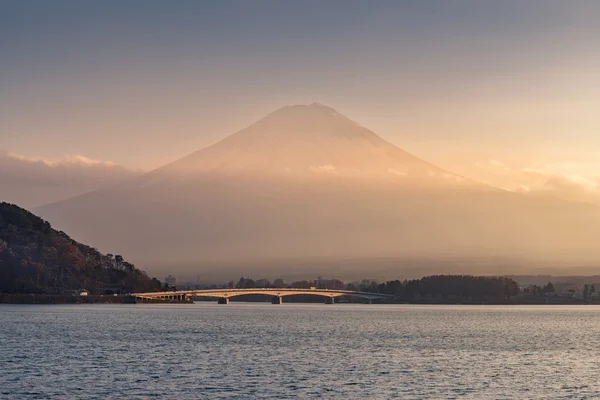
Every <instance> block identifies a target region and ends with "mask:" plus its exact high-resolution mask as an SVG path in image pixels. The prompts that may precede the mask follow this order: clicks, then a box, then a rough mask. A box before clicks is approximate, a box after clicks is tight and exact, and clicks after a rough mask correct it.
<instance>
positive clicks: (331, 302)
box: [325, 297, 335, 304]
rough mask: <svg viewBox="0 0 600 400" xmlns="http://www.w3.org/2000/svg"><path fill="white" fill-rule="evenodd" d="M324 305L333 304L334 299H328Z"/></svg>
mask: <svg viewBox="0 0 600 400" xmlns="http://www.w3.org/2000/svg"><path fill="white" fill-rule="evenodd" d="M325 304H335V298H334V297H329V298H328V299H327V301H326V302H325Z"/></svg>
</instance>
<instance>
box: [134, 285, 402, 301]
mask: <svg viewBox="0 0 600 400" xmlns="http://www.w3.org/2000/svg"><path fill="white" fill-rule="evenodd" d="M244 295H266V296H271V297H272V303H273V304H281V303H282V302H283V300H282V298H283V297H285V296H293V295H312V296H322V297H325V298H326V299H327V303H329V304H333V303H335V298H336V297H340V296H354V297H361V298H364V299H367V300H369V301H371V300H376V299H393V298H394V296H391V295H388V294H380V293H367V292H356V291H352V290H337V289H299V288H249V289H226V288H225V289H201V290H178V291H171V292H147V293H132V296H134V297H136V298H137V299H141V300H144V299H148V300H152V299H164V300H179V301H184V300H191V298H193V297H215V298H217V299H218V302H219V304H229V299H230V298H232V297H236V296H244Z"/></svg>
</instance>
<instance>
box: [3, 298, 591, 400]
mask: <svg viewBox="0 0 600 400" xmlns="http://www.w3.org/2000/svg"><path fill="white" fill-rule="evenodd" d="M0 321H1V324H0V344H1V345H0V398H2V399H77V398H81V399H110V398H127V399H146V398H158V399H231V398H239V399H249V398H259V399H286V398H289V399H295V398H325V399H345V398H373V399H388V398H401V399H421V398H428V399H429V398H449V399H450V398H476V399H487V398H489V399H515V398H527V399H531V398H544V399H549V398H555V399H563V398H564V399H567V398H569V399H570V398H584V397H588V398H589V397H600V307H596V306H581V307H578V306H535V307H521V306H513V307H504V306H498V307H493V306H417V305H366V304H335V305H325V304H312V305H311V304H283V305H271V304H266V303H265V304H262V303H232V304H230V305H217V304H216V303H198V304H193V305H185V304H181V305H176V304H174V305H167V304H164V305H162V304H148V305H140V304H138V305H40V306H33V305H1V304H0Z"/></svg>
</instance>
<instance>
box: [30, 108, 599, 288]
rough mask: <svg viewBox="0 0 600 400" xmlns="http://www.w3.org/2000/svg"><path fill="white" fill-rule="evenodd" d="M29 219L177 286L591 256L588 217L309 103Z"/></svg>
mask: <svg viewBox="0 0 600 400" xmlns="http://www.w3.org/2000/svg"><path fill="white" fill-rule="evenodd" d="M39 212H40V213H41V215H43V216H45V217H46V218H48V219H49V220H50V221H52V222H53V223H54V224H56V225H58V226H60V227H63V228H65V229H69V230H70V231H72V232H75V233H76V234H77V235H78V237H81V238H82V239H85V240H86V241H90V242H93V243H99V244H100V245H101V246H105V247H106V248H111V249H117V250H118V251H120V252H125V251H126V252H127V254H131V255H133V257H134V260H135V261H136V262H144V263H145V265H147V267H148V268H152V269H153V270H156V271H158V270H160V271H161V272H163V271H165V270H166V269H168V268H169V269H170V268H174V271H176V272H178V273H188V274H190V275H192V274H196V273H197V272H201V271H202V270H209V271H210V272H211V273H213V274H214V273H216V271H215V270H214V268H212V267H213V266H215V265H232V266H236V267H237V268H238V270H239V269H242V270H243V268H244V266H251V265H252V266H256V265H259V264H261V263H264V262H266V261H267V260H270V261H272V260H287V259H291V258H294V259H303V258H305V259H306V258H311V259H325V258H329V259H332V258H337V259H341V258H343V259H364V258H374V257H397V258H402V257H408V256H410V257H420V256H424V255H427V256H428V257H434V258H438V259H442V260H443V259H450V258H452V257H463V258H464V257H471V258H473V259H477V258H481V257H500V256H502V257H507V256H508V257H513V258H520V259H528V258H529V259H538V260H539V259H543V260H547V261H551V260H558V261H561V262H562V261H568V262H584V261H586V260H588V259H590V258H592V257H594V256H596V255H599V254H600V252H599V250H600V248H599V247H600V246H599V245H598V244H597V243H596V241H595V240H594V239H593V238H594V236H597V234H598V233H600V229H599V228H600V219H599V217H600V213H599V212H598V209H597V208H595V207H592V206H589V207H586V206H580V205H573V204H570V203H567V202H563V201H559V200H556V199H531V198H527V197H526V196H522V195H519V194H515V193H509V192H504V191H501V190H496V189H493V188H490V187H488V186H485V185H479V184H477V183H475V182H472V181H470V180H468V179H464V178H462V177H460V176H457V175H455V174H452V173H450V172H447V171H444V170H442V169H440V168H438V167H435V166H433V165H431V164H429V163H427V162H426V161H423V160H420V159H419V158H417V157H414V156H412V155H410V154H408V153H406V152H404V151H403V150H401V149H399V148H398V147H396V146H394V145H392V144H390V143H389V142H387V141H385V140H383V139H381V138H380V137H378V136H377V135H376V134H374V133H373V132H371V131H369V130H367V129H365V128H363V127H361V126H360V125H358V124H357V123H355V122H353V121H351V120H350V119H348V118H346V117H344V116H341V115H340V114H338V113H337V112H335V111H334V110H333V109H331V108H329V107H325V106H322V105H317V104H314V105H310V106H292V107H284V108H283V109H280V110H278V111H276V112H274V113H272V114H270V115H268V116H267V117H265V118H263V119H262V120H260V121H258V122H257V123H255V124H253V125H251V126H250V127H248V128H246V129H244V130H242V131H240V132H238V133H236V134H234V135H232V136H230V137H228V138H226V139H224V140H222V141H221V142H219V143H217V144H215V145H213V146H211V147H208V148H206V149H203V150H200V151H198V152H196V153H193V154H191V155H190V156H188V157H185V158H183V159H181V160H179V161H176V162H174V163H171V164H169V165H166V166H164V167H162V168H159V169H157V170H155V171H152V172H150V173H148V174H145V175H143V176H140V177H138V178H135V179H133V180H130V181H128V182H127V183H126V184H122V185H119V186H115V187H112V188H110V189H106V190H100V191H98V192H95V193H91V194H87V195H84V196H80V197H78V198H74V199H70V200H67V201H63V202H59V203H56V204H52V205H48V206H45V207H42V208H40V209H39ZM280 265H282V266H284V265H286V264H285V263H281V264H280ZM253 268H254V267H253ZM282 268H283V267H282ZM319 268H320V269H319ZM314 271H315V272H322V273H327V272H328V271H327V270H326V268H325V267H323V266H322V265H315V269H314ZM366 271H368V266H366V265H365V272H366ZM248 272H252V271H248ZM285 272H286V271H285V269H280V270H277V271H274V272H273V273H277V274H280V275H281V274H283V273H285ZM390 273H398V272H391V271H390ZM222 274H223V275H224V276H225V277H226V275H227V272H223V273H222ZM340 275H343V273H340Z"/></svg>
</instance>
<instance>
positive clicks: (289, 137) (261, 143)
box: [165, 103, 460, 180]
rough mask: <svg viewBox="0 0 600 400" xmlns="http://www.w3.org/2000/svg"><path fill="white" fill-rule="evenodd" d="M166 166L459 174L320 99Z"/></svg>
mask: <svg viewBox="0 0 600 400" xmlns="http://www.w3.org/2000/svg"><path fill="white" fill-rule="evenodd" d="M165 169H166V170H169V171H172V172H191V171H193V172H211V173H222V174H228V175H229V174H232V173H245V174H253V175H256V174H259V175H284V176H285V175H288V176H307V175H315V174H325V175H338V176H346V177H369V178H372V177H379V178H400V177H403V178H419V179H428V178H431V177H435V176H438V177H445V178H451V179H453V178H457V180H460V179H459V178H458V177H456V176H454V175H452V174H450V173H448V172H445V171H443V170H441V169H440V168H438V167H435V166H433V165H431V164H429V163H427V162H425V161H423V160H421V159H419V158H417V157H415V156H413V155H411V154H409V153H407V152H405V151H403V150H402V149H400V148H398V147H396V146H395V145H393V144H391V143H389V142H387V141H386V140H384V139H382V138H381V137H380V136H378V135H376V134H375V133H373V132H372V131H370V130H368V129H367V128H365V127H363V126H361V125H360V124H358V123H356V122H354V121H352V120H351V119H350V118H348V117H346V116H344V115H342V114H340V113H338V112H337V111H336V110H334V109H333V108H331V107H327V106H324V105H322V104H319V103H313V104H310V105H295V106H287V107H283V108H280V109H278V110H277V111H275V112H273V113H271V114H269V115H267V116H266V117H264V118H262V119H260V120H259V121H258V122H256V123H254V124H252V125H250V126H249V127H247V128H245V129H243V130H241V131H239V132H237V133H235V134H233V135H231V136H229V137H227V138H225V139H223V140H221V141H220V142H218V143H216V144H214V145H213V146H210V147H208V148H205V149H203V150H200V151H198V152H195V153H193V154H191V155H190V156H188V157H185V158H184V159H182V160H180V161H177V162H175V163H173V164H170V165H169V166H168V167H166V168H165Z"/></svg>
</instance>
